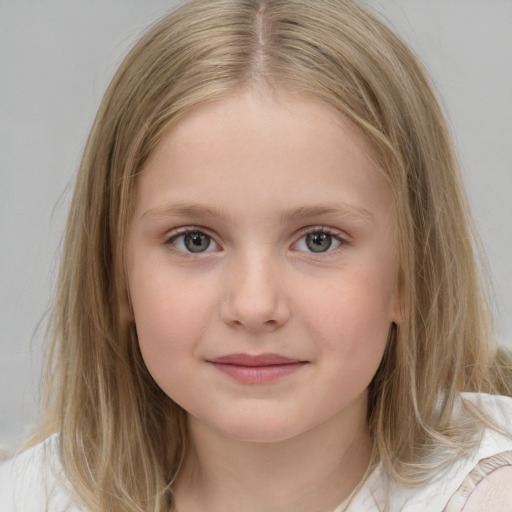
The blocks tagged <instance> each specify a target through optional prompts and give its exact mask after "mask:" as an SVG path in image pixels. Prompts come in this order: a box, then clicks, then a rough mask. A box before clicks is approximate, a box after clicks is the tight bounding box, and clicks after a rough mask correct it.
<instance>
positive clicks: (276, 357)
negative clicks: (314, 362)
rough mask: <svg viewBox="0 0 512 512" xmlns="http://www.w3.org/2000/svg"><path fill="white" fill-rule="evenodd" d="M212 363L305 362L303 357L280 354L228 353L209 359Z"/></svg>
mask: <svg viewBox="0 0 512 512" xmlns="http://www.w3.org/2000/svg"><path fill="white" fill-rule="evenodd" d="M208 361H209V362H211V363H218V364H233V365H238V366H272V365H279V364H296V363H304V362H306V361H302V360H301V359H296V358H290V357H286V356H282V355H280V354H270V353H267V354H256V355H252V354H228V355H225V356H220V357H215V358H213V359H209V360H208Z"/></svg>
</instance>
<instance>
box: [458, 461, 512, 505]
mask: <svg viewBox="0 0 512 512" xmlns="http://www.w3.org/2000/svg"><path fill="white" fill-rule="evenodd" d="M511 463H512V459H511ZM482 510H485V511H486V512H509V511H511V510H512V465H508V466H502V467H500V468H498V469H496V470H494V471H493V472H492V473H490V474H489V475H487V476H486V477H485V478H483V479H482V480H481V481H480V482H478V484H477V485H476V487H475V488H474V489H473V491H472V492H471V494H470V495H469V498H468V500H467V502H466V504H465V506H464V512H481V511H482Z"/></svg>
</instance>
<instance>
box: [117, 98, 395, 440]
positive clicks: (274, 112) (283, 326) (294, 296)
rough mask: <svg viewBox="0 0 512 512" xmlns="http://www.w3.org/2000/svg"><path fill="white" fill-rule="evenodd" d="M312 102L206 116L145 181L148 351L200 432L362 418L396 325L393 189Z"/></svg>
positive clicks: (265, 431) (133, 255) (165, 142)
mask: <svg viewBox="0 0 512 512" xmlns="http://www.w3.org/2000/svg"><path fill="white" fill-rule="evenodd" d="M369 155H370V152H369V149H368V148H367V147H366V146H365V144H364V142H363V140H362V139H361V138H360V137H359V136H358V135H357V133H356V132H355V130H354V129H353V128H351V127H350V125H349V124H348V123H347V122H345V121H343V120H342V119H341V118H340V117H339V116H337V115H335V114H333V113H331V111H330V110H328V109H327V108H326V107H324V106H322V105H319V104H318V103H316V102H315V101H313V100H311V99H307V98H304V97H301V96H294V95H291V94H288V95H287V94H283V95H280V96H278V97H276V98H270V97H268V96H264V95H263V94H262V93H257V92H240V93H237V94H233V95H231V96H227V97H225V98H224V99H222V100H220V101H218V102H216V103H212V104H208V105H205V106H201V107H199V108H198V109H197V110H196V111H195V112H194V113H192V114H190V115H189V116H188V117H187V118H185V119H184V120H182V121H181V122H180V123H179V124H177V125H176V126H175V127H173V128H172V129H171V130H170V131H169V132H168V133H167V134H166V135H165V136H164V137H163V139H162V140H161V141H160V143H159V145H158V146H157V147H156V148H155V150H154V151H153V153H152V154H151V155H150V158H149V160H148V162H147V164H146V166H145V168H144V169H143V170H142V173H141V175H140V177H139V182H138V190H137V199H136V208H135V213H134V216H133V219H132V222H131V225H130V229H129V234H128V244H127V273H128V282H129V294H130V299H131V307H132V312H133V321H134V322H135V325H136V329H137V334H138V339H139V343H140V349H141V352H142V355H143V358H144V361H145V363H146V365H147V368H148V370H149V372H150V373H151V375H152V376H153V378H154V379H155V381H156V382H157V384H158V385H159V386H160V387H161V388H162V389H163V390H164V391H165V393H167V395H168V396H169V397H171V398H172V399H173V400H174V401H175V402H177V403H178V404H180V405H181V406H182V407H183V408H184V409H185V410H186V411H187V412H188V414H189V417H190V418H192V419H193V421H194V422H196V423H197V424H200V425H202V426H204V427H206V428H211V429H215V431H216V432H220V433H222V434H224V435H226V436H229V437H232V438H237V439H243V440H257V441H276V440H284V439H288V438H292V437H294V436H297V435H300V434H301V433H305V432H307V431H310V430H312V429H315V428H316V427H318V426H320V425H321V424H324V423H325V422H338V423H344V422H347V421H348V422H350V421H356V420H357V421H359V420H360V419H361V417H364V415H365V414H366V400H367V391H366V390H367V387H368V385H369V383H370V381H371V379H372V377H373V375H374V374H375V372H376V370H377V367H378V365H379V363H380V360H381V358H382V354H383V351H384V348H385V345H386V340H387V335H388V331H389V327H390V324H391V322H393V321H398V309H399V308H398V304H397V302H398V300H397V297H396V296H395V293H394V282H395V266H396V261H395V260H396V255H395V224H394V212H393V208H392V201H391V194H390V191H389V188H388V185H387V183H386V181H385V179H384V178H383V177H382V176H381V175H380V174H379V172H378V171H377V170H376V169H375V167H374V165H373V164H372V162H371V159H370V158H369Z"/></svg>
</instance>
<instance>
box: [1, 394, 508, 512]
mask: <svg viewBox="0 0 512 512" xmlns="http://www.w3.org/2000/svg"><path fill="white" fill-rule="evenodd" d="M463 396H464V397H465V398H467V399H469V400H470V401H471V402H472V403H473V404H474V405H476V406H478V407H479V409H480V410H483V411H485V412H486V413H487V414H488V415H489V416H490V417H491V418H492V419H493V421H494V422H496V424H497V426H498V427H500V428H502V429H503V430H506V431H508V432H510V431H511V430H512V398H509V397H501V396H491V395H484V394H471V393H464V394H463ZM464 414H465V413H464V410H463V408H462V406H460V407H458V408H457V410H456V411H455V412H454V421H457V420H459V421H460V420H461V419H462V418H463V416H464ZM57 444H58V435H54V436H51V437H49V438H48V439H47V440H45V441H44V442H42V443H40V444H38V445H36V446H34V447H32V448H30V449H28V450H25V451H24V452H22V453H20V454H19V455H17V456H15V457H14V458H13V459H10V460H8V461H4V462H3V463H2V464H0V512H41V511H45V512H46V511H47V512H84V511H83V509H81V508H79V507H78V506H77V505H74V504H72V502H71V499H70V498H69V496H68V493H67V492H66V485H69V484H66V480H65V477H63V474H62V468H61V465H60V462H59V458H58V449H57V448H58V446H57ZM503 466H512V437H508V436H505V435H502V434H500V433H498V432H496V431H494V430H490V429H486V430H485V432H484V435H483V437H482V440H481V442H480V444H479V446H478V448H477V449H475V450H474V451H473V452H472V453H471V454H469V455H468V456H466V457H462V458H460V459H458V460H457V461H456V463H455V464H453V465H452V466H450V467H449V468H447V469H445V470H444V471H442V472H441V473H440V474H439V475H438V476H437V477H436V478H435V480H433V481H431V482H429V483H428V484H425V485H423V486H421V487H415V488H412V489H407V488H404V487H401V486H399V485H398V484H396V483H393V482H389V481H387V480H386V479H385V478H384V476H383V472H382V470H381V468H380V467H379V466H378V467H377V468H376V469H375V470H374V471H373V473H372V474H371V475H370V476H369V478H368V479H367V480H366V482H365V483H364V485H363V486H362V487H361V488H360V489H359V490H358V491H357V493H356V494H355V495H354V496H353V497H352V499H351V500H350V499H349V500H346V501H345V502H343V503H342V504H340V505H339V506H338V507H336V509H335V510H334V511H333V512H342V511H346V512H361V511H365V512H381V511H382V510H384V508H385V507H386V505H387V509H386V510H388V511H389V512H398V511H399V512H461V511H462V508H463V507H464V505H465V504H466V501H467V499H468V497H469V495H470V494H471V492H472V490H473V489H474V488H475V486H476V485H479V484H480V483H481V482H482V481H485V480H486V478H487V477H488V475H489V474H490V473H491V472H492V471H494V470H495V469H496V468H499V467H503ZM348 503H349V505H348V508H347V504H348Z"/></svg>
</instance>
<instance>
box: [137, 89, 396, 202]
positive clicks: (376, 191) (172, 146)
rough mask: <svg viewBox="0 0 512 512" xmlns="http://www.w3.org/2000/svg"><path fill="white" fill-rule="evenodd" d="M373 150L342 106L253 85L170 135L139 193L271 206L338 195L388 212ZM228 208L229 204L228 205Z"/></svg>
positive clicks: (207, 107)
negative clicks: (337, 107)
mask: <svg viewBox="0 0 512 512" xmlns="http://www.w3.org/2000/svg"><path fill="white" fill-rule="evenodd" d="M373 156H374V155H373V152H372V150H371V149H370V147H369V145H368V144H367V143H366V142H365V140H364V138H363V137H362V136H361V134H360V133H359V130H357V129H356V128H355V127H354V126H353V125H352V124H351V123H349V122H348V121H347V120H346V119H344V118H343V117H342V116H341V114H339V113H338V112H336V111H335V110H334V109H331V108H328V107H327V106H325V105H324V104H323V103H320V102H319V101H316V100H314V99H311V98H309V97H305V96H302V95H298V94H291V93H280V94H278V95H273V96H270V95H267V94H264V93H262V92H258V91H253V90H248V91H239V92H237V93H233V94H230V95H227V96H225V97H223V98H221V99H220V100H217V101H215V102H212V103H209V104H204V105H201V106H199V107H198V108H197V109H196V110H195V111H193V112H192V113H191V114H189V115H188V116H187V117H185V118H184V119H182V120H181V121H180V122H178V123H177V124H176V125H175V126H173V127H172V128H170V129H169V131H168V132H167V133H166V134H165V135H164V136H163V137H162V139H161V140H160V142H159V144H158V145H157V146H156V148H155V149H154V150H153V151H152V153H151V154H150V157H149V158H148V160H147V162H146V165H145V167H144V169H143V171H142V174H141V176H140V183H139V194H138V195H139V199H141V200H142V199H144V202H145V203H147V202H148V201H149V202H152V203H154V204H156V203H158V202H160V203H161V204H162V205H163V204H164V203H165V202H166V201H167V202H169V201H171V202H172V201H173V200H174V201H178V200H181V199H182V198H183V197H189V196H190V197H194V198H195V199H199V198H200V199H201V201H203V202H207V203H208V202H211V203H215V201H216V200H218V201H220V202H222V201H226V200H227V201H228V202H229V205H230V206H232V207H235V206H238V207H239V208H241V209H243V210H244V211H246V210H247V209H248V208H250V207H251V206H252V203H251V202H250V201H249V199H250V198H251V197H253V196H255V195H256V196H257V201H256V202H255V203H257V204H255V206H256V205H257V206H259V207H263V206H266V207H267V208H268V211H272V210H275V209H276V205H279V204H280V206H281V207H282V208H283V209H286V208H288V209H290V208H296V207H300V206H303V205H306V204H315V203H316V202H322V203H329V204H334V203H336V202H337V201H340V202H344V203H345V204H349V205H350V204H352V205H353V206H354V207H356V208H357V207H358V205H359V207H360V209H361V210H362V209H365V208H366V206H365V205H367V206H369V205H372V208H373V209H375V208H376V207H377V209H381V210H387V209H388V207H389V205H390V202H391V200H390V191H389V186H388V184H387V183H386V180H385V179H384V177H383V175H382V173H381V172H380V171H379V170H378V169H377V167H376V165H375V163H374V161H375V159H374V158H373ZM223 206H227V205H226V204H224V205H223Z"/></svg>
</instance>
